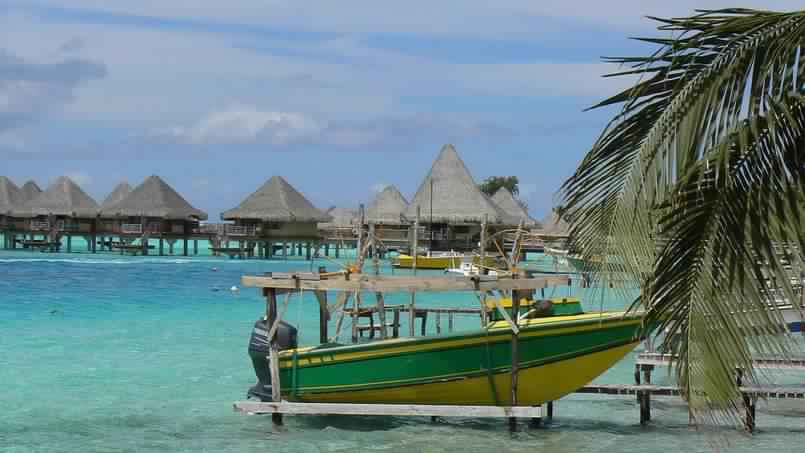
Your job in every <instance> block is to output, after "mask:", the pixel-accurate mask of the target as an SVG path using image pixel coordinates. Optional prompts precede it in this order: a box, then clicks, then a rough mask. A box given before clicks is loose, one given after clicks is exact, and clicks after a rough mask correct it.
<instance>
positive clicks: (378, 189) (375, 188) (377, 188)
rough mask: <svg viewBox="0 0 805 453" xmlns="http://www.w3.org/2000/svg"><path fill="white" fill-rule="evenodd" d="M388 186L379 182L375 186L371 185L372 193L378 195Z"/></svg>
mask: <svg viewBox="0 0 805 453" xmlns="http://www.w3.org/2000/svg"><path fill="white" fill-rule="evenodd" d="M388 186H389V185H388V184H386V183H384V182H379V183H377V184H372V193H380V192H382V191H383V190H384V189H385V188H386V187H388Z"/></svg>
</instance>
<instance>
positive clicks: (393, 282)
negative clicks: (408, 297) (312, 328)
mask: <svg viewBox="0 0 805 453" xmlns="http://www.w3.org/2000/svg"><path fill="white" fill-rule="evenodd" d="M569 281H570V280H569V279H568V278H567V277H562V276H551V277H538V278H521V279H509V278H497V277H494V276H478V277H463V276H459V277H452V276H445V277H436V276H434V277H426V276H418V277H412V276H389V275H366V274H363V275H356V274H352V275H351V276H350V279H349V280H347V279H346V278H344V277H334V278H327V279H324V280H302V279H299V278H291V279H279V278H272V277H261V276H252V275H246V276H243V277H242V278H241V283H242V284H243V286H252V287H257V288H278V289H297V290H298V289H304V290H311V291H314V290H323V291H328V290H329V291H350V292H355V291H382V292H412V291H417V292H419V291H423V292H442V291H491V290H495V289H500V290H507V291H511V290H528V289H542V288H546V287H550V286H561V285H567V284H568V282H569Z"/></svg>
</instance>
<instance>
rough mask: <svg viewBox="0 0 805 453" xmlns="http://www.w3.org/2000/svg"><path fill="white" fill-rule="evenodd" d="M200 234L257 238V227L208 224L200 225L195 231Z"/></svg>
mask: <svg viewBox="0 0 805 453" xmlns="http://www.w3.org/2000/svg"><path fill="white" fill-rule="evenodd" d="M193 232H194V233H198V234H210V235H226V236H256V235H257V227H255V226H252V225H229V224H226V223H208V224H205V225H199V226H198V228H197V229H195V230H194V231H193Z"/></svg>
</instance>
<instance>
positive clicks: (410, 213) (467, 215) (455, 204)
mask: <svg viewBox="0 0 805 453" xmlns="http://www.w3.org/2000/svg"><path fill="white" fill-rule="evenodd" d="M431 182H432V183H433V186H432V187H433V216H432V218H433V222H434V223H481V222H482V221H483V220H484V216H486V217H487V220H488V222H489V223H508V222H507V220H509V219H508V216H507V215H506V214H505V213H504V212H503V211H502V210H501V209H500V208H498V207H497V206H496V205H495V204H494V203H492V201H491V200H490V199H489V197H487V196H486V195H484V193H483V192H481V191H480V190H479V189H478V185H477V184H476V183H475V180H474V179H473V178H472V175H470V172H469V170H467V166H466V165H464V162H463V161H462V160H461V158H460V157H459V156H458V153H457V152H456V150H455V148H453V145H445V146H444V147H442V150H441V152H440V153H439V157H437V158H436V161H434V162H433V166H432V167H431V169H430V172H428V174H427V176H425V180H424V181H422V184H421V185H420V186H419V190H417V192H416V195H414V198H413V200H411V203H410V204H409V205H408V209H407V210H406V211H405V216H406V217H408V218H409V219H410V220H411V221H413V219H414V217H416V208H417V206H419V208H420V221H421V222H423V223H427V222H430V219H431Z"/></svg>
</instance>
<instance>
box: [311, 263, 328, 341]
mask: <svg viewBox="0 0 805 453" xmlns="http://www.w3.org/2000/svg"><path fill="white" fill-rule="evenodd" d="M320 272H321V271H320ZM314 294H315V295H316V299H317V300H318V301H319V343H321V344H324V343H327V342H328V341H329V337H328V335H327V322H328V321H329V320H330V311H329V310H328V309H327V291H315V292H314Z"/></svg>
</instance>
